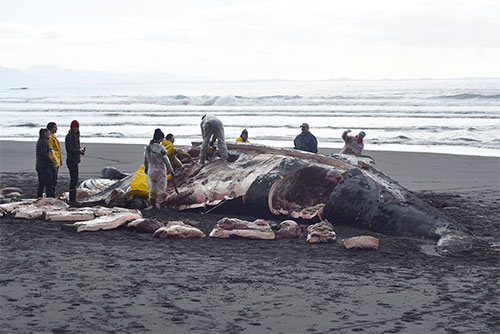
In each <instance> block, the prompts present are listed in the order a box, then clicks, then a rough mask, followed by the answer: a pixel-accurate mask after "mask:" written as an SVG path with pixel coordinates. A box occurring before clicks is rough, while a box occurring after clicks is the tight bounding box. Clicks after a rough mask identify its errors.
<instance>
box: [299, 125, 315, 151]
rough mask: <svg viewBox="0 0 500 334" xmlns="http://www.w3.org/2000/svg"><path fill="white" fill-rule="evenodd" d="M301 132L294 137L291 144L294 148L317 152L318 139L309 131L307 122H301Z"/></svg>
mask: <svg viewBox="0 0 500 334" xmlns="http://www.w3.org/2000/svg"><path fill="white" fill-rule="evenodd" d="M300 129H301V131H302V132H301V133H300V134H299V135H298V136H297V137H295V139H294V141H293V144H294V148H295V149H296V150H301V151H307V152H312V153H318V141H317V140H316V137H315V136H314V135H313V134H312V133H310V132H309V124H307V123H302V125H301V126H300Z"/></svg>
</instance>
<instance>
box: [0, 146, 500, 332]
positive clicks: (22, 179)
mask: <svg viewBox="0 0 500 334" xmlns="http://www.w3.org/2000/svg"><path fill="white" fill-rule="evenodd" d="M34 145H35V144H34V143H23V142H6V141H2V142H0V158H1V159H0V171H1V173H0V187H1V188H3V187H6V186H17V187H20V188H22V189H23V191H24V193H25V195H26V197H32V195H33V194H34V193H35V190H36V173H34V170H33V166H34ZM86 146H87V155H86V156H85V157H83V159H82V164H81V180H83V179H85V178H89V177H96V176H98V175H99V172H100V170H101V169H102V168H103V167H105V166H115V167H117V168H118V169H120V170H121V171H123V172H133V171H135V169H136V168H137V167H138V165H139V164H140V163H141V160H142V149H143V146H142V145H111V144H108V145H104V144H88V145H86ZM366 154H368V155H370V156H372V157H374V158H375V160H376V161H377V165H376V167H377V168H379V169H380V170H381V171H383V172H384V173H386V174H387V175H389V176H391V177H392V178H394V179H396V180H398V181H399V182H400V183H401V184H402V185H404V186H406V187H408V188H409V189H411V190H413V191H415V192H416V193H417V194H418V195H419V196H420V197H421V198H423V199H424V200H426V201H427V202H429V203H430V204H431V205H434V206H436V207H438V208H440V209H442V210H443V211H444V212H445V213H446V214H448V215H450V216H451V217H452V218H453V219H455V220H456V221H457V222H458V223H459V224H462V225H464V226H465V227H466V228H467V229H469V230H470V231H472V232H473V233H474V234H475V235H477V236H478V237H481V238H483V239H485V240H487V241H489V242H495V241H496V242H498V241H500V218H499V217H500V212H499V207H500V187H499V182H500V181H499V179H500V172H499V168H500V164H499V159H498V158H487V157H468V156H453V155H440V154H420V153H401V152H366ZM68 183H69V177H68V174H67V168H62V169H61V173H60V179H59V184H58V187H57V189H56V190H57V193H61V192H63V191H66V189H67V187H68ZM221 210H223V208H221ZM146 215H150V213H146ZM227 215H228V213H226V212H223V211H218V212H217V210H216V211H214V213H211V214H207V215H203V216H202V215H200V213H199V212H171V211H168V210H165V211H163V212H161V213H159V214H158V215H157V216H158V217H160V218H162V219H165V220H169V219H170V220H174V219H184V218H189V219H192V220H197V221H200V222H201V227H202V229H203V230H204V231H205V232H207V233H208V232H209V231H210V229H211V227H212V226H213V225H214V224H215V222H216V221H217V220H218V219H220V218H222V217H224V216H227ZM231 216H235V214H231ZM238 217H242V218H245V216H242V215H238ZM246 218H248V219H254V217H246ZM274 222H279V220H276V221H274ZM335 231H336V232H337V236H338V238H339V239H342V238H346V237H350V236H355V235H373V236H375V237H377V238H379V239H380V248H379V250H378V251H353V250H345V249H343V248H342V247H340V245H338V244H323V245H309V244H307V243H306V242H305V239H299V240H275V241H257V240H253V241H252V240H219V239H209V238H206V239H203V240H177V241H167V240H158V239H153V238H152V237H151V236H150V235H141V234H135V233H131V232H128V231H126V230H125V229H117V230H112V231H106V232H93V233H79V234H77V233H70V232H66V231H62V230H61V229H60V225H59V224H58V223H49V222H44V221H36V220H34V221H25V220H16V219H12V218H1V219H0V250H1V252H0V254H1V255H0V263H1V264H0V275H1V276H0V323H1V326H0V328H1V329H0V332H5V333H17V332H22V333H26V332H54V333H89V332H92V333H99V332H120V333H122V332H127V333H142V332H145V333H147V332H149V333H165V332H168V333H186V332H193V333H219V332H220V333H305V332H310V333H330V332H339V333H353V332H356V333H359V332H364V333H384V332H386V333H397V332H400V333H426V332H435V333H496V332H498V330H499V328H500V299H499V292H500V291H499V288H498V280H499V278H500V261H499V260H500V256H499V253H497V252H491V251H486V252H477V253H471V254H468V255H466V256H460V257H441V256H437V255H429V251H430V250H432V246H433V245H434V244H435V242H434V241H432V240H423V239H411V238H403V237H393V236H385V235H380V234H377V233H373V232H370V231H362V230H356V229H353V228H350V227H346V226H341V225H338V226H335Z"/></svg>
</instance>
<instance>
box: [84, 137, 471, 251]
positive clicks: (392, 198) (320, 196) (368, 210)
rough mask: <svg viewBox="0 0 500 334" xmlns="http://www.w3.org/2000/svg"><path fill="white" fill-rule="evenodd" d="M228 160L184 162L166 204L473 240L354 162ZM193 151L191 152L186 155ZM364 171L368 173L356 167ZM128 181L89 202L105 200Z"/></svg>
mask: <svg viewBox="0 0 500 334" xmlns="http://www.w3.org/2000/svg"><path fill="white" fill-rule="evenodd" d="M228 148H229V150H230V152H231V156H230V157H232V159H230V160H232V161H231V162H227V161H223V160H221V159H217V158H216V159H213V160H212V161H209V162H208V163H207V164H205V165H203V166H202V165H200V164H185V165H184V166H183V167H182V168H180V169H179V170H178V171H177V172H176V174H177V176H176V185H177V189H178V193H176V192H175V191H174V189H173V187H171V186H170V187H169V190H168V197H167V200H166V205H167V206H168V207H169V208H170V209H174V210H186V209H191V208H206V207H207V206H213V205H217V204H219V203H221V202H222V201H228V200H231V199H235V198H239V199H241V201H242V203H243V204H244V206H243V207H244V209H245V211H247V213H251V214H253V215H254V216H258V217H263V216H266V215H270V214H274V215H285V216H289V217H291V218H295V219H297V218H301V219H306V220H311V219H315V218H316V217H321V218H323V219H327V220H328V221H330V222H331V223H333V224H348V225H353V226H357V227H362V228H366V229H370V230H373V231H377V232H381V233H386V234H395V235H409V236H419V237H427V238H434V239H439V240H440V242H439V243H438V245H439V246H441V247H442V250H443V251H446V250H447V249H448V248H450V247H452V246H458V247H459V248H462V247H467V246H468V245H469V244H470V241H471V240H473V237H472V236H471V235H470V234H469V233H468V232H467V231H465V230H464V229H462V228H461V227H460V226H458V225H456V224H455V223H454V222H453V221H452V220H451V219H450V218H448V217H447V216H446V215H444V214H443V213H442V212H440V211H439V210H437V209H435V208H433V207H431V206H430V205H428V204H426V203H425V202H423V201H422V200H420V199H419V198H418V197H417V196H415V195H414V194H412V193H411V192H410V191H408V190H407V189H405V188H404V187H402V186H401V185H399V184H398V183H397V182H395V181H393V180H391V179H390V178H389V177H387V176H385V175H384V174H382V173H381V172H379V171H378V170H376V169H375V168H373V167H367V168H366V166H367V165H366V163H363V164H358V163H357V162H358V159H356V158H355V157H346V156H337V157H330V156H325V155H322V154H314V153H309V152H303V151H297V150H292V149H283V148H273V147H268V146H263V145H253V144H238V143H235V144H232V143H228ZM191 152H196V147H195V148H193V149H192V150H191ZM360 165H362V166H364V167H365V168H360V167H359V166H360ZM132 177H133V175H131V176H128V177H126V178H124V179H122V180H120V181H119V182H117V183H116V185H115V186H114V187H113V186H112V187H110V188H108V189H107V190H106V191H104V192H101V193H99V194H97V195H95V196H92V197H91V198H89V199H88V201H99V200H104V198H105V197H106V196H108V195H109V194H110V193H111V191H112V190H113V189H114V188H116V187H122V188H124V189H126V187H127V186H128V185H130V182H131V178H132Z"/></svg>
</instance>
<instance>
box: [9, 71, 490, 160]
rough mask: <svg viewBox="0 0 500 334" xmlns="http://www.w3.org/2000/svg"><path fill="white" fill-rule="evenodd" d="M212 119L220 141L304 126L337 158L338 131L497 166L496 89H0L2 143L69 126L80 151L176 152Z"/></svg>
mask: <svg viewBox="0 0 500 334" xmlns="http://www.w3.org/2000/svg"><path fill="white" fill-rule="evenodd" d="M208 113H210V114H215V115H217V116H218V117H219V118H220V119H221V120H222V122H223V123H224V126H225V133H226V140H228V141H232V140H235V139H236V138H237V137H238V136H239V134H240V133H241V131H242V130H243V129H247V130H248V132H249V139H250V141H251V142H252V143H259V144H266V145H271V146H279V147H291V146H293V139H294V137H295V136H296V135H297V134H299V133H300V129H299V126H300V124H302V123H303V122H307V123H309V126H310V131H311V132H312V133H313V134H314V135H315V136H316V137H317V138H318V143H319V147H328V148H338V149H339V150H340V148H341V147H342V146H343V142H342V139H341V134H342V132H343V131H344V130H345V129H351V130H352V131H353V133H356V132H358V131H360V130H364V131H365V132H366V134H367V135H366V138H365V149H366V150H393V151H414V152H436V153H452V154H471V155H486V156H500V79H464V80H407V81H405V80H401V81H392V80H382V81H351V80H343V81H342V80H339V81H322V82H317V81H316V82H285V81H283V82H219V83H163V84H140V83H131V84H99V85H92V86H64V87H61V86H58V87H27V89H18V88H7V89H0V115H1V118H2V122H1V124H0V139H13V140H32V141H35V140H36V139H37V136H38V130H39V128H40V127H44V126H45V125H46V124H47V123H48V122H49V121H55V122H57V123H58V127H59V131H58V137H59V138H60V139H62V140H63V139H64V136H65V135H66V132H67V131H68V129H69V124H70V122H71V121H72V120H73V119H77V120H78V121H79V122H80V131H81V136H82V139H81V140H82V142H83V143H85V142H89V143H90V142H104V143H139V144H146V143H147V142H148V141H149V139H150V138H151V137H152V135H153V132H154V129H155V128H158V127H159V128H161V129H162V130H163V132H164V133H165V134H167V133H173V134H174V135H176V143H177V144H178V145H188V144H189V143H190V142H191V141H194V140H200V139H201V130H200V125H199V124H200V121H201V117H202V116H203V115H205V114H208Z"/></svg>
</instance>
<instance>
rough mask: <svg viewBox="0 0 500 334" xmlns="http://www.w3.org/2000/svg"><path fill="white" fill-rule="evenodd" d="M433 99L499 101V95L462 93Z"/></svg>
mask: <svg viewBox="0 0 500 334" xmlns="http://www.w3.org/2000/svg"><path fill="white" fill-rule="evenodd" d="M434 98H437V99H457V100H468V99H483V100H499V99H500V94H491V95H483V94H470V93H463V94H455V95H442V96H436V97H434Z"/></svg>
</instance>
